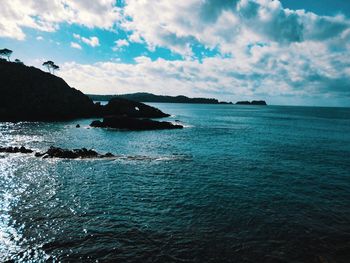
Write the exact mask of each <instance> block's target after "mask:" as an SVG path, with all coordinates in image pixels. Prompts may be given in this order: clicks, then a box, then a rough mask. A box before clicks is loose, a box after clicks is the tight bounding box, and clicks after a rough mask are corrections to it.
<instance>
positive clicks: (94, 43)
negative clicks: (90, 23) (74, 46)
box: [73, 33, 100, 47]
mask: <svg viewBox="0 0 350 263" xmlns="http://www.w3.org/2000/svg"><path fill="white" fill-rule="evenodd" d="M73 37H74V38H75V39H77V40H79V41H82V42H83V43H85V44H87V45H89V46H91V47H97V46H99V45H100V40H99V39H98V37H89V38H87V37H82V36H81V35H79V34H75V33H74V34H73Z"/></svg>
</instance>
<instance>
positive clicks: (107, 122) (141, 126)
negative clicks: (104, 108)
mask: <svg viewBox="0 0 350 263" xmlns="http://www.w3.org/2000/svg"><path fill="white" fill-rule="evenodd" d="M90 126H91V127H99V128H101V127H102V128H115V129H125V130H137V131H141V130H164V129H181V128H183V126H181V125H174V124H172V123H171V122H166V121H162V122H160V121H153V120H149V119H137V118H130V117H127V116H112V117H106V118H104V119H103V121H102V122H101V121H93V122H92V123H91V124H90Z"/></svg>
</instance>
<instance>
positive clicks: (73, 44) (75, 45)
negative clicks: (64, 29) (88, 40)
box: [70, 42, 81, 49]
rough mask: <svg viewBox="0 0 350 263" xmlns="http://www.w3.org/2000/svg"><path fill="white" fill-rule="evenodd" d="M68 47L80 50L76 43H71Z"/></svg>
mask: <svg viewBox="0 0 350 263" xmlns="http://www.w3.org/2000/svg"><path fill="white" fill-rule="evenodd" d="M70 46H71V47H72V48H76V49H81V46H80V45H79V44H78V43H76V42H71V43H70Z"/></svg>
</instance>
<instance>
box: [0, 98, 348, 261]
mask: <svg viewBox="0 0 350 263" xmlns="http://www.w3.org/2000/svg"><path fill="white" fill-rule="evenodd" d="M152 105H154V106H156V107H159V108H160V109H161V110H163V111H165V112H167V113H170V114H173V116H172V117H170V118H168V119H169V120H171V121H174V122H175V120H180V121H181V123H183V124H184V125H185V129H183V130H169V131H143V132H126V131H113V130H104V129H89V128H88V124H89V123H90V120H79V121H73V122H66V123H46V124H45V123H17V124H10V123H1V124H0V145H1V146H9V145H14V146H16V145H24V146H26V147H29V148H33V149H37V150H45V149H46V148H48V147H49V146H50V145H54V146H60V147H65V148H70V149H73V148H82V147H86V148H94V149H95V150H97V151H98V152H101V153H105V152H112V153H114V154H119V155H121V158H118V159H116V160H57V159H52V160H48V159H39V158H35V157H33V156H30V155H29V156H26V155H21V154H14V155H7V154H2V155H0V259H1V260H0V261H6V260H13V261H14V262H45V261H47V262H52V261H62V262H76V261H78V262H79V261H82V262H96V261H98V262H337V263H338V262H350V109H346V108H313V107H279V106H267V107H259V106H258V107H256V106H235V105H189V104H152ZM77 123H80V125H81V126H82V128H80V129H77V128H75V125H76V124H77Z"/></svg>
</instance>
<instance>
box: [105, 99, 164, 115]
mask: <svg viewBox="0 0 350 263" xmlns="http://www.w3.org/2000/svg"><path fill="white" fill-rule="evenodd" d="M101 111H102V112H101V114H102V115H103V116H110V115H118V116H121V115H125V116H128V117H131V118H164V117H169V116H170V115H169V114H166V113H164V112H162V111H161V110H159V109H157V108H154V107H151V106H149V105H146V104H144V103H140V102H137V101H131V100H127V99H122V98H114V99H111V100H110V101H109V102H108V104H107V105H105V106H101Z"/></svg>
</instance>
